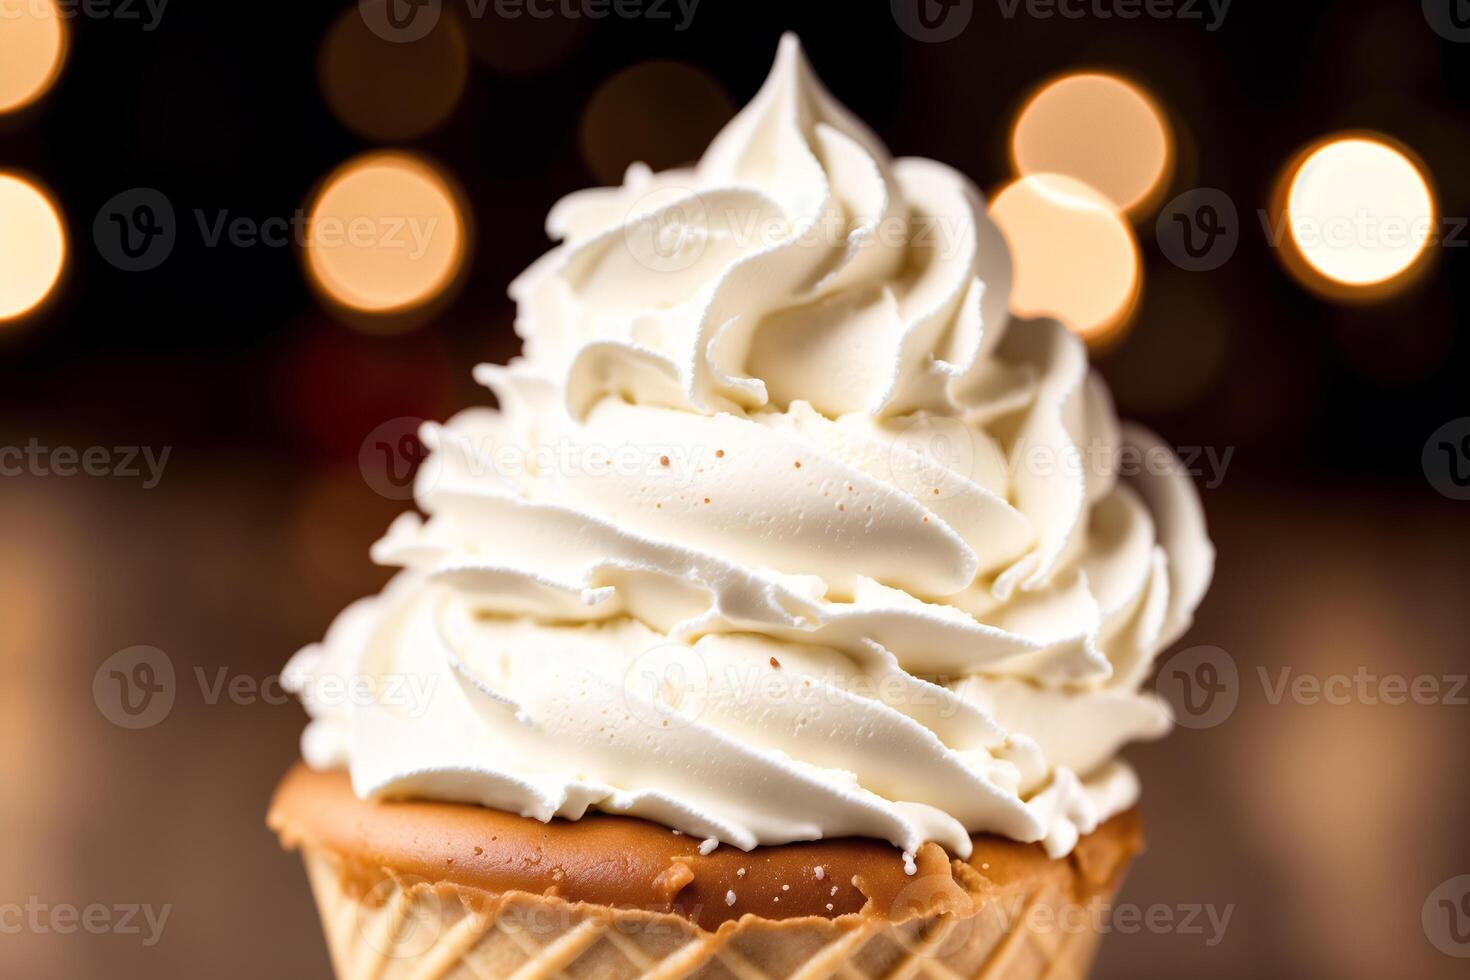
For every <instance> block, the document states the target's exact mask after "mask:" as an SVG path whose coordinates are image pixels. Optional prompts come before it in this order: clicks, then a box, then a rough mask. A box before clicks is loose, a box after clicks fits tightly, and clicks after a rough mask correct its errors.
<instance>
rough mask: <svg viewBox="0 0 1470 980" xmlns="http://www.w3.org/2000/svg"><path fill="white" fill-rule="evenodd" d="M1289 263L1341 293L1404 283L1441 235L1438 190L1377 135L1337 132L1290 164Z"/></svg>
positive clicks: (1310, 281) (1313, 282) (1311, 281)
mask: <svg viewBox="0 0 1470 980" xmlns="http://www.w3.org/2000/svg"><path fill="white" fill-rule="evenodd" d="M1288 174H1289V176H1288V177H1287V178H1286V191H1285V194H1284V198H1285V200H1284V211H1285V221H1286V230H1287V232H1288V239H1287V244H1288V250H1286V251H1285V252H1284V255H1285V257H1286V259H1287V265H1288V268H1290V269H1291V270H1292V271H1293V272H1294V273H1296V274H1297V276H1298V278H1300V279H1302V281H1303V282H1305V283H1306V284H1307V285H1308V286H1311V287H1314V288H1318V289H1321V290H1324V291H1327V292H1330V293H1335V294H1339V295H1343V294H1351V293H1353V292H1357V291H1362V290H1367V291H1370V292H1371V293H1373V294H1377V293H1381V292H1382V291H1383V287H1385V286H1389V285H1390V284H1394V283H1396V282H1402V281H1403V280H1404V278H1405V277H1406V273H1408V272H1409V271H1410V270H1411V269H1413V268H1414V267H1415V265H1416V264H1417V263H1418V262H1419V261H1420V260H1421V259H1422V258H1424V256H1425V255H1426V254H1427V252H1426V249H1427V246H1428V245H1429V243H1430V242H1431V241H1432V240H1433V239H1434V236H1435V231H1436V228H1435V223H1436V213H1435V203H1434V192H1433V191H1432V190H1431V189H1430V185H1429V179H1428V177H1427V176H1426V175H1425V172H1424V170H1423V168H1421V167H1420V165H1419V164H1418V163H1416V162H1415V161H1414V160H1412V159H1411V158H1410V157H1409V155H1408V154H1407V153H1406V152H1405V151H1403V150H1400V149H1399V148H1397V147H1395V146H1393V145H1391V144H1390V143H1388V142H1386V141H1385V140H1383V139H1380V138H1377V137H1373V136H1339V137H1334V138H1332V139H1330V140H1327V141H1325V142H1322V143H1319V144H1317V145H1316V146H1315V147H1314V148H1312V149H1309V150H1308V151H1306V152H1304V153H1302V154H1300V155H1299V156H1298V158H1297V162H1296V164H1295V166H1294V167H1293V168H1290V169H1289V170H1288Z"/></svg>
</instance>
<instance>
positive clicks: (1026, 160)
mask: <svg viewBox="0 0 1470 980" xmlns="http://www.w3.org/2000/svg"><path fill="white" fill-rule="evenodd" d="M1011 159H1012V162H1013V163H1014V165H1015V168H1016V173H1017V174H1018V175H1020V176H1027V175H1030V174H1046V173H1053V174H1063V175H1066V176H1068V177H1073V178H1075V179H1077V180H1080V181H1082V182H1083V183H1084V184H1087V185H1088V186H1090V187H1092V188H1093V189H1094V190H1097V191H1099V192H1100V193H1101V194H1102V195H1103V196H1104V197H1106V198H1107V199H1108V200H1109V201H1111V202H1112V203H1113V205H1114V206H1115V207H1116V208H1118V209H1119V210H1121V211H1130V212H1133V213H1135V214H1136V213H1139V212H1142V211H1145V210H1147V209H1148V207H1149V206H1151V205H1153V204H1156V203H1157V197H1158V195H1159V194H1161V193H1162V192H1163V190H1164V187H1165V186H1166V184H1167V177H1168V176H1169V174H1170V172H1171V171H1172V169H1173V165H1174V146H1173V139H1172V137H1171V136H1170V134H1169V126H1168V122H1167V121H1166V119H1165V116H1164V112H1163V110H1162V109H1160V108H1159V106H1158V104H1157V103H1156V102H1155V101H1154V100H1153V99H1152V98H1151V97H1149V95H1148V94H1147V93H1145V92H1144V91H1143V90H1142V89H1140V88H1139V87H1138V86H1136V85H1134V84H1132V83H1130V82H1126V81H1124V80H1123V79H1121V78H1116V77H1114V76H1112V75H1098V74H1082V75H1068V76H1067V77H1065V78H1060V79H1057V80H1056V81H1053V82H1050V83H1048V84H1047V85H1045V86H1044V87H1042V89H1041V90H1040V91H1038V92H1037V93H1036V94H1035V95H1033V96H1032V97H1031V99H1030V100H1029V101H1028V102H1027V103H1026V105H1025V107H1024V108H1022V110H1021V112H1020V114H1019V115H1018V116H1017V117H1016V125H1015V128H1014V130H1013V131H1012V133H1011Z"/></svg>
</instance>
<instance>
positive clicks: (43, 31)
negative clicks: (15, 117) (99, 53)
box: [0, 0, 68, 113]
mask: <svg viewBox="0 0 1470 980" xmlns="http://www.w3.org/2000/svg"><path fill="white" fill-rule="evenodd" d="M67 36H68V35H67V27H66V21H64V20H63V19H62V17H61V12H60V10H59V9H58V8H57V6H56V2H55V0H0V113H6V112H14V111H15V110H17V109H24V108H25V107H26V106H28V105H30V104H31V103H32V102H35V101H36V100H37V99H39V98H40V97H41V96H43V95H45V94H46V93H47V92H48V91H50V90H51V86H52V85H54V84H55V83H56V79H57V77H58V76H59V75H60V74H61V67H62V65H63V64H64V63H65V61H66V49H67Z"/></svg>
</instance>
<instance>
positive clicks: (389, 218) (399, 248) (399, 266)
mask: <svg viewBox="0 0 1470 980" xmlns="http://www.w3.org/2000/svg"><path fill="white" fill-rule="evenodd" d="M467 238H468V229H467V225H466V220H465V215H464V211H463V209H462V208H461V206H460V204H459V200H458V197H457V195H456V194H455V192H454V191H453V190H452V189H451V187H450V185H449V183H448V181H446V180H445V178H444V177H443V176H442V175H441V174H440V173H439V172H438V171H437V170H435V169H434V168H433V167H432V166H430V165H429V164H428V163H426V162H424V161H423V160H420V159H418V158H417V157H412V156H408V155H407V154H401V153H381V154H372V155H370V156H366V157H361V158H359V159H357V160H354V161H352V162H350V163H348V164H346V165H345V166H343V167H342V168H341V169H340V170H338V171H337V172H336V173H334V174H332V176H330V177H328V178H327V180H326V182H325V183H324V184H323V187H322V190H321V192H320V193H319V194H318V195H317V198H316V200H315V202H314V203H313V204H312V207H311V210H310V219H309V222H308V229H307V242H306V263H307V269H308V271H309V273H310V275H311V278H312V280H313V282H314V283H315V284H316V286H317V287H318V288H319V289H320V290H321V291H322V292H323V293H324V294H325V295H326V296H327V297H328V298H329V299H331V300H332V301H334V302H337V303H340V304H342V305H343V306H345V307H348V308H349V309H352V310H357V311H360V312H364V313H372V314H388V313H397V312H402V311H405V310H410V309H414V308H417V307H420V306H423V305H425V304H427V303H429V302H431V301H433V300H435V299H438V298H439V297H441V296H442V295H443V294H444V293H445V292H447V291H448V290H449V288H450V287H451V286H452V285H453V284H454V281H455V279H456V278H457V277H458V275H459V272H460V271H461V269H462V268H463V267H464V260H465V251H466V241H467Z"/></svg>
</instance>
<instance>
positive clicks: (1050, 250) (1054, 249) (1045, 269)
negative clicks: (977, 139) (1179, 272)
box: [991, 174, 1141, 344]
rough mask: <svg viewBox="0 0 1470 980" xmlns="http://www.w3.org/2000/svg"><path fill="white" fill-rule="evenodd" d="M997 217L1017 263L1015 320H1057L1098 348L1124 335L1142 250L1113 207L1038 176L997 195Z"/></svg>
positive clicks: (1074, 184) (1072, 183) (1063, 181)
mask: <svg viewBox="0 0 1470 980" xmlns="http://www.w3.org/2000/svg"><path fill="white" fill-rule="evenodd" d="M991 215H992V216H993V217H994V218H995V222H996V224H998V225H999V226H1000V230H1001V232H1002V233H1003V234H1004V235H1005V238H1006V242H1007V243H1008V244H1009V245H1010V247H1011V254H1012V258H1013V261H1014V262H1015V267H1016V271H1015V286H1014V290H1013V292H1012V294H1011V310H1012V311H1013V312H1014V313H1015V314H1016V315H1018V316H1053V317H1056V318H1057V319H1058V320H1061V321H1062V322H1063V323H1065V324H1067V325H1068V326H1069V327H1071V328H1072V329H1073V330H1075V331H1076V332H1077V333H1079V334H1081V335H1082V336H1083V337H1085V338H1087V340H1088V342H1089V343H1094V344H1095V343H1099V342H1102V341H1104V340H1107V339H1110V338H1111V337H1112V336H1113V335H1114V334H1115V333H1116V332H1117V331H1118V330H1119V329H1121V327H1122V326H1123V324H1124V323H1126V321H1127V319H1128V316H1129V314H1130V313H1132V311H1133V309H1134V306H1135V305H1136V303H1137V300H1138V294H1139V288H1140V274H1141V273H1140V261H1139V254H1138V243H1137V241H1136V240H1135V239H1134V237H1133V231H1132V229H1131V228H1130V227H1129V226H1128V223H1127V222H1126V221H1125V220H1124V219H1123V218H1122V217H1121V216H1120V215H1119V214H1118V212H1117V211H1116V210H1114V208H1113V204H1112V202H1111V201H1109V200H1108V199H1107V198H1105V197H1103V196H1102V195H1101V194H1100V193H1098V192H1097V191H1095V190H1093V189H1092V188H1091V187H1090V186H1088V185H1087V184H1084V183H1082V182H1081V181H1079V180H1074V179H1073V178H1071V177H1064V176H1061V175H1060V174H1038V175H1034V176H1030V177H1022V178H1021V179H1020V180H1018V181H1016V182H1014V183H1012V184H1010V185H1009V186H1007V187H1006V188H1004V189H1003V190H1002V191H1001V192H1000V193H999V194H997V195H996V196H995V200H994V202H993V203H992V204H991Z"/></svg>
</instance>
